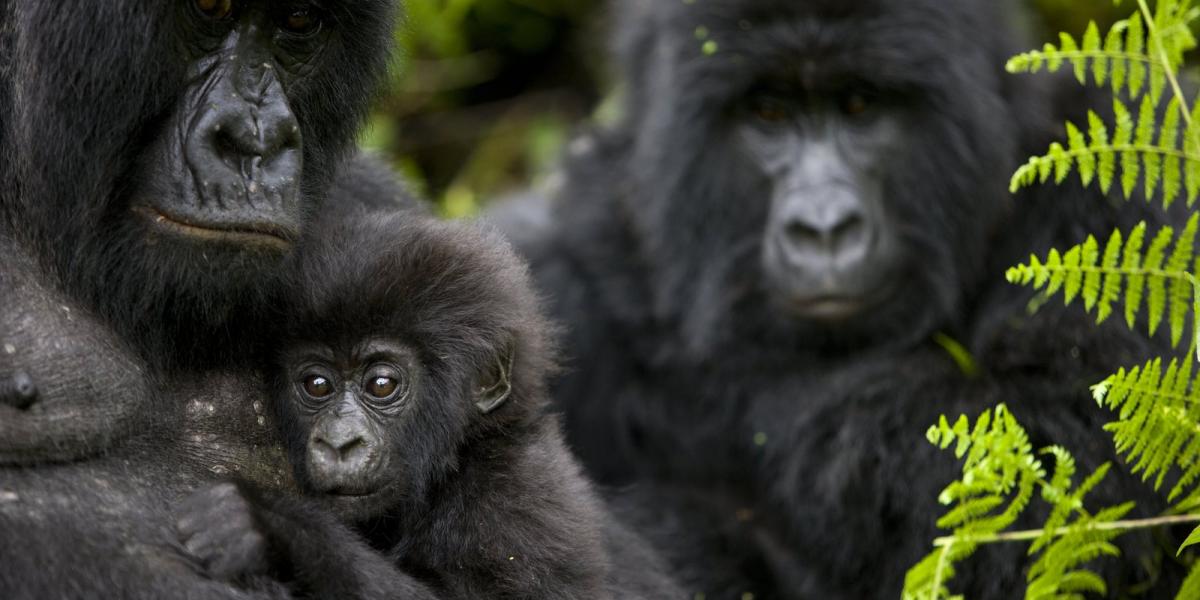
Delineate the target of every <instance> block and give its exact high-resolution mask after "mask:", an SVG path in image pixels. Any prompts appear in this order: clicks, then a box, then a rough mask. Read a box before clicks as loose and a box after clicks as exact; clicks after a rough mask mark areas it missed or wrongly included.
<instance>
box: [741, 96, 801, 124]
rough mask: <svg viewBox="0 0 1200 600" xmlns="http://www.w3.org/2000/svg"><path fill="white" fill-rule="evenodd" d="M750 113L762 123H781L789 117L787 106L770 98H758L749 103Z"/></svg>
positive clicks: (778, 100) (789, 112) (776, 99)
mask: <svg viewBox="0 0 1200 600" xmlns="http://www.w3.org/2000/svg"><path fill="white" fill-rule="evenodd" d="M750 111H751V112H752V113H754V116H755V118H757V119H758V120H760V121H762V122H764V123H782V122H784V121H786V120H787V119H788V118H789V117H791V111H790V110H788V106H787V104H785V103H784V102H783V101H782V100H780V99H778V98H773V97H771V96H758V97H756V98H753V99H752V100H751V101H750Z"/></svg>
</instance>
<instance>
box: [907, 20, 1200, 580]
mask: <svg viewBox="0 0 1200 600" xmlns="http://www.w3.org/2000/svg"><path fill="white" fill-rule="evenodd" d="M1120 4H1121V2H1120V0H1117V2H1115V3H1114V5H1116V6H1119V5H1120ZM1198 17H1200V8H1197V7H1195V6H1194V5H1193V1H1192V0H1159V1H1158V2H1156V3H1154V6H1153V8H1151V5H1150V3H1149V2H1148V0H1136V8H1135V9H1134V11H1133V13H1132V14H1130V15H1129V16H1128V17H1127V18H1125V19H1120V20H1117V21H1115V22H1114V23H1113V24H1112V25H1111V26H1110V27H1108V28H1107V30H1106V31H1104V32H1103V33H1102V30H1101V28H1100V26H1099V25H1097V24H1096V23H1095V22H1091V23H1089V24H1088V25H1087V26H1086V28H1085V31H1084V34H1083V36H1082V37H1081V38H1078V39H1076V38H1075V37H1073V36H1071V35H1069V34H1066V33H1063V34H1061V35H1060V36H1059V43H1058V44H1046V45H1045V46H1044V47H1043V48H1042V49H1040V50H1035V51H1031V52H1027V53H1024V54H1021V55H1018V56H1016V57H1014V58H1013V59H1012V60H1011V61H1010V62H1009V64H1008V69H1009V71H1010V72H1013V73H1026V72H1036V71H1039V70H1043V69H1044V70H1049V71H1058V70H1061V69H1070V70H1071V71H1073V73H1074V75H1075V77H1076V78H1077V79H1078V80H1079V82H1080V83H1081V84H1084V85H1095V86H1099V87H1103V88H1105V89H1108V90H1109V91H1110V92H1111V93H1112V94H1113V95H1114V98H1113V113H1112V116H1111V118H1110V119H1109V120H1106V119H1105V118H1104V117H1102V116H1101V115H1099V114H1097V113H1095V112H1089V113H1088V116H1087V124H1086V126H1079V125H1076V124H1072V123H1068V124H1067V125H1066V140H1065V143H1055V144H1052V145H1051V146H1050V148H1049V149H1048V150H1047V152H1046V153H1045V154H1044V155H1042V156H1035V157H1033V158H1031V159H1030V160H1029V162H1028V163H1026V164H1025V165H1024V166H1022V167H1021V168H1020V169H1019V170H1018V171H1017V172H1016V173H1015V174H1014V175H1013V178H1012V189H1013V191H1017V190H1018V189H1020V188H1022V187H1025V186H1029V185H1034V184H1041V183H1046V182H1049V181H1050V180H1051V179H1053V181H1054V182H1055V183H1062V182H1063V181H1065V180H1066V179H1067V178H1068V177H1069V176H1070V175H1071V174H1072V173H1076V174H1078V176H1079V179H1080V181H1081V182H1082V183H1083V185H1085V186H1088V185H1095V186H1096V187H1098V188H1099V189H1100V190H1101V191H1102V192H1105V193H1107V192H1108V191H1109V190H1110V188H1111V187H1112V186H1113V185H1114V184H1119V186H1120V189H1121V192H1122V193H1123V194H1124V195H1125V197H1126V198H1130V197H1132V196H1133V195H1134V194H1135V193H1136V192H1138V191H1140V192H1141V195H1142V196H1144V198H1145V199H1146V200H1147V201H1155V200H1157V201H1160V202H1162V204H1163V205H1164V206H1170V205H1171V204H1172V203H1173V202H1175V201H1176V200H1180V199H1182V200H1184V201H1185V202H1186V203H1187V205H1188V206H1189V207H1192V206H1193V204H1194V203H1195V201H1196V198H1197V197H1198V196H1200V103H1198V102H1196V101H1195V100H1189V98H1187V97H1186V96H1185V94H1184V92H1183V89H1182V87H1181V86H1180V84H1179V80H1178V74H1179V72H1180V70H1181V69H1182V67H1183V64H1184V60H1185V57H1186V55H1187V54H1188V52H1189V51H1191V50H1193V49H1194V48H1195V47H1196V45H1197V41H1196V38H1195V36H1194V34H1193V24H1194V23H1195V21H1196V20H1197V18H1198ZM1164 100H1165V107H1164ZM1130 106H1137V109H1136V111H1135V110H1131V109H1130V108H1129V107H1130ZM1160 107H1163V108H1162V109H1161V110H1160ZM1139 182H1140V183H1141V186H1140V190H1139V185H1138V184H1139ZM1198 223H1200V214H1195V213H1194V214H1193V215H1192V217H1191V219H1190V220H1189V221H1188V222H1187V225H1186V226H1185V227H1184V228H1183V230H1182V231H1179V232H1176V231H1174V229H1173V228H1171V227H1163V228H1161V229H1159V230H1158V231H1156V232H1153V234H1152V235H1151V234H1150V233H1149V232H1147V227H1146V224H1145V223H1142V224H1140V225H1138V226H1136V227H1134V228H1133V229H1131V230H1129V231H1124V232H1123V231H1113V232H1110V233H1109V234H1108V236H1107V237H1108V241H1107V242H1106V243H1105V244H1104V245H1103V247H1102V246H1101V244H1100V243H1099V241H1098V240H1097V238H1096V237H1094V236H1088V237H1087V239H1086V240H1084V241H1083V243H1081V244H1078V245H1076V246H1073V247H1071V248H1068V249H1065V250H1059V249H1054V250H1051V251H1050V252H1049V253H1048V254H1047V255H1046V256H1045V257H1044V258H1039V257H1037V256H1032V257H1031V258H1030V260H1029V262H1028V263H1026V264H1022V265H1017V266H1015V267H1013V268H1012V269H1010V270H1009V271H1008V274H1007V275H1008V280H1009V281H1010V282H1012V283H1015V284H1019V285H1024V286H1029V287H1031V288H1033V289H1036V290H1040V292H1041V294H1042V295H1043V298H1049V297H1054V296H1060V297H1061V298H1062V299H1063V301H1064V302H1065V303H1066V304H1068V305H1070V304H1073V303H1081V304H1082V305H1083V306H1082V308H1083V309H1084V310H1086V311H1088V312H1090V313H1093V314H1095V316H1096V320H1097V322H1098V323H1100V322H1104V321H1105V320H1107V319H1108V318H1109V317H1110V316H1112V315H1113V314H1114V313H1117V314H1119V313H1123V316H1124V317H1125V322H1126V324H1127V325H1128V326H1129V327H1131V328H1133V327H1138V326H1139V323H1144V326H1145V328H1146V331H1147V332H1148V333H1150V334H1154V333H1155V332H1156V331H1158V330H1159V328H1160V327H1166V328H1167V330H1168V331H1169V334H1170V338H1171V341H1172V344H1173V346H1174V347H1175V348H1176V349H1179V350H1180V351H1181V354H1180V356H1178V357H1159V358H1155V359H1154V360H1151V361H1150V362H1148V363H1146V364H1144V365H1136V366H1132V367H1128V368H1123V369H1121V370H1119V371H1118V372H1117V373H1115V374H1113V375H1111V376H1109V377H1108V378H1107V379H1105V380H1104V381H1102V382H1099V383H1097V384H1096V385H1095V386H1093V388H1092V392H1093V396H1094V398H1095V400H1096V401H1097V402H1098V403H1099V404H1100V406H1101V407H1103V408H1106V409H1108V410H1109V411H1111V413H1112V416H1113V418H1114V421H1113V422H1111V423H1110V424H1108V425H1107V426H1105V429H1106V430H1108V431H1109V432H1110V433H1111V434H1112V435H1113V439H1114V442H1115V444H1116V449H1117V451H1118V454H1119V455H1120V456H1121V457H1122V459H1123V462H1125V463H1126V466H1127V467H1128V468H1129V469H1130V470H1131V471H1132V472H1133V473H1135V474H1140V475H1141V476H1142V478H1143V479H1144V480H1146V481H1147V484H1148V485H1152V486H1153V487H1154V488H1155V489H1163V488H1164V487H1165V486H1166V484H1167V483H1168V482H1173V483H1172V484H1171V486H1170V487H1169V488H1168V489H1166V490H1165V491H1164V493H1165V494H1166V498H1167V500H1168V501H1169V502H1170V503H1171V505H1172V506H1171V509H1170V511H1168V514H1165V515H1162V516H1160V517H1155V518H1149V519H1140V520H1123V519H1124V517H1125V516H1126V514H1128V513H1129V511H1130V510H1131V509H1132V508H1133V505H1132V503H1122V504H1118V505H1115V506H1106V507H1090V506H1088V504H1087V502H1086V496H1087V494H1088V492H1089V491H1091V490H1092V489H1094V488H1095V487H1096V486H1097V485H1099V484H1100V483H1101V482H1102V481H1103V479H1104V477H1105V476H1106V474H1107V473H1108V472H1109V470H1110V469H1111V468H1112V466H1111V465H1109V464H1104V465H1101V466H1100V467H1099V468H1097V469H1096V470H1094V471H1092V472H1091V473H1089V474H1087V475H1086V476H1084V477H1082V479H1081V480H1080V481H1079V483H1078V484H1076V483H1075V481H1076V479H1077V477H1076V476H1077V473H1076V466H1075V461H1074V459H1073V457H1072V456H1071V454H1070V452H1069V451H1068V450H1067V449H1066V448H1061V447H1058V446H1051V447H1049V448H1044V449H1041V450H1037V451H1035V450H1034V449H1033V448H1032V447H1031V445H1030V442H1029V438H1028V436H1027V435H1026V433H1025V431H1024V429H1023V428H1022V427H1021V425H1020V423H1019V422H1018V421H1017V418H1016V417H1015V416H1014V415H1012V414H1011V413H1010V412H1009V411H1008V410H1007V409H1006V408H1005V407H1004V406H1003V405H1002V406H999V407H997V408H995V409H994V410H993V411H990V412H987V413H984V414H983V415H981V416H979V417H978V418H977V419H976V421H975V424H974V426H971V424H970V421H969V420H968V419H967V417H965V416H960V417H959V418H958V419H957V420H956V421H954V423H953V425H952V424H950V422H949V420H947V419H946V418H945V417H943V418H942V420H941V421H940V422H939V423H938V424H937V425H935V426H934V427H932V428H931V429H930V430H929V434H928V437H929V440H930V442H932V443H934V444H935V445H937V446H938V447H940V448H942V449H948V448H950V447H951V446H953V448H954V452H955V455H956V456H957V457H958V458H959V459H961V460H962V461H963V470H962V473H963V475H962V478H960V479H959V480H958V481H955V482H953V483H951V484H950V485H949V486H948V487H947V488H946V489H945V490H944V491H943V492H942V494H941V496H940V497H939V500H940V501H941V502H942V503H943V504H944V505H946V506H947V507H948V508H947V512H946V514H945V515H943V516H942V518H941V519H939V520H938V525H939V527H942V528H945V529H948V530H950V535H948V536H946V537H943V538H939V539H937V540H935V541H934V550H933V552H931V553H930V554H929V555H928V556H927V557H926V558H925V559H924V560H922V561H921V562H920V563H918V564H917V565H915V566H914V567H913V568H912V569H911V570H910V571H909V573H908V577H907V579H906V581H905V589H904V593H903V597H904V598H906V599H913V600H917V599H922V600H937V599H941V598H957V596H954V595H953V594H952V592H951V591H950V582H951V581H952V579H953V577H954V574H955V565H956V564H958V563H961V562H962V561H964V560H967V559H968V558H969V557H970V556H971V554H972V553H974V552H975V550H976V549H978V548H979V547H980V546H981V545H983V544H990V543H999V542H1007V543H1014V542H1027V543H1028V544H1029V554H1030V555H1031V556H1035V557H1036V559H1035V560H1034V562H1033V563H1032V566H1031V567H1030V569H1029V571H1028V575H1027V579H1028V580H1027V587H1026V590H1025V598H1038V599H1043V598H1044V599H1052V598H1053V599H1058V598H1083V597H1084V596H1085V595H1087V594H1100V595H1103V594H1106V593H1107V591H1108V590H1107V586H1106V584H1105V582H1104V580H1103V579H1102V578H1100V577H1099V576H1098V575H1097V574H1096V573H1095V572H1094V571H1092V570H1090V569H1089V568H1088V563H1089V562H1090V561H1092V560H1094V559H1096V558H1099V557H1103V556H1117V555H1119V550H1118V549H1117V546H1115V545H1114V544H1113V540H1114V539H1115V538H1117V537H1118V536H1120V535H1121V534H1123V533H1125V532H1128V531H1131V530H1134V529H1141V528H1145V527H1154V526H1161V525H1164V524H1169V523H1178V522H1197V521H1200V375H1197V374H1196V369H1195V366H1196V362H1197V361H1198V360H1200V354H1196V355H1193V353H1192V350H1196V349H1197V344H1196V340H1197V339H1200V329H1197V325H1196V323H1197V317H1198V316H1200V285H1198V283H1197V275H1196V274H1197V273H1198V272H1200V260H1197V259H1196V257H1195V251H1194V248H1195V241H1196V233H1197V225H1198ZM1119 306H1123V308H1120V307H1119ZM1189 322H1190V324H1191V326H1190V327H1189ZM1189 332H1190V333H1191V335H1190V336H1185V334H1186V333H1189ZM1185 339H1189V340H1190V347H1189V348H1188V349H1186V350H1184V349H1183V346H1182V342H1183V341H1184V340H1185ZM1164 364H1165V365H1166V367H1165V368H1164V366H1163V365H1164ZM1047 461H1049V462H1052V464H1053V468H1052V469H1050V468H1048V467H1047ZM1035 499H1037V500H1040V502H1042V503H1044V504H1045V505H1047V507H1048V516H1047V517H1046V519H1045V522H1044V524H1043V526H1042V528H1040V529H1038V530H1029V531H1008V528H1009V527H1010V526H1012V525H1013V524H1014V523H1015V522H1016V521H1017V519H1018V517H1019V516H1021V515H1022V514H1024V513H1025V511H1026V509H1027V508H1028V507H1029V506H1030V505H1031V504H1033V503H1034V502H1035ZM1196 543H1200V528H1197V529H1196V530H1195V531H1194V532H1193V533H1192V535H1190V536H1189V537H1188V539H1187V540H1186V541H1185V542H1184V544H1183V545H1182V546H1181V547H1180V551H1181V552H1182V550H1183V549H1184V548H1186V547H1188V546H1190V545H1193V544H1196ZM1198 564H1200V563H1198ZM1176 598H1179V599H1195V598H1200V567H1197V566H1193V567H1192V571H1191V572H1190V574H1189V575H1188V577H1187V579H1186V580H1185V581H1184V583H1183V586H1182V588H1181V589H1180V590H1179V592H1178V595H1177V596H1176Z"/></svg>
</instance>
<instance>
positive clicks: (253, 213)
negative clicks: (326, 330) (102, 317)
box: [0, 0, 392, 349]
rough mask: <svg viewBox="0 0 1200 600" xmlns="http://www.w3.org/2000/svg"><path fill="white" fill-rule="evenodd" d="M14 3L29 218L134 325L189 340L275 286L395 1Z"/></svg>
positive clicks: (368, 86) (354, 110) (18, 117)
mask: <svg viewBox="0 0 1200 600" xmlns="http://www.w3.org/2000/svg"><path fill="white" fill-rule="evenodd" d="M7 5H8V8H7V11H8V14H5V15H3V17H4V20H5V21H7V23H6V25H5V27H6V28H7V31H6V33H7V34H8V36H10V37H9V39H7V40H5V43H6V44H9V45H11V48H12V52H11V55H12V56H11V59H10V61H9V64H8V66H7V68H6V69H0V73H2V74H3V75H4V77H5V78H6V81H4V83H5V84H7V85H10V86H11V89H12V92H11V99H10V100H9V101H10V102H11V104H12V105H13V106H12V108H13V110H12V111H6V119H11V122H10V123H8V124H6V125H5V127H6V128H7V129H5V130H4V131H3V132H2V133H0V141H2V142H3V155H2V158H4V159H5V160H6V161H8V162H9V163H10V165H9V166H8V167H7V169H8V171H6V172H5V173H4V174H5V179H6V181H5V182H4V183H5V187H6V188H7V190H6V196H5V201H4V208H5V212H6V213H8V215H9V218H10V219H11V220H12V221H13V222H14V223H16V224H17V227H16V228H17V229H19V230H21V231H22V234H25V235H29V236H30V237H31V238H32V240H33V241H34V243H35V244H36V245H37V247H39V248H41V253H42V254H43V255H46V256H49V257H51V260H52V262H53V263H54V264H56V266H58V267H59V268H60V269H61V270H62V272H63V274H64V275H65V279H66V280H67V282H68V284H69V285H70V287H71V288H72V290H73V291H75V292H76V293H78V294H80V295H82V296H84V297H85V299H87V300H90V301H91V302H92V303H94V304H95V305H97V306H98V307H99V308H100V310H101V312H102V313H105V314H106V315H107V316H108V317H109V319H110V320H111V321H114V322H116V324H117V325H118V327H123V328H124V329H127V330H129V331H130V332H132V333H134V334H135V335H136V334H141V333H160V334H161V333H163V332H164V331H165V330H171V331H172V332H173V333H174V334H175V335H173V336H171V337H174V338H175V339H173V340H171V341H170V342H169V343H172V344H181V343H182V344H185V345H186V343H187V339H183V338H189V337H190V338H195V339H197V341H199V340H201V339H203V338H204V336H188V335H187V334H188V333H189V332H194V331H196V329H195V328H196V327H198V326H199V327H204V326H208V327H210V328H214V327H218V326H219V327H222V328H223V327H227V326H228V325H229V318H230V317H231V315H238V314H244V313H246V312H248V311H247V310H246V309H247V307H254V306H260V305H262V303H263V302H262V297H263V295H264V294H266V293H267V292H268V290H269V289H270V285H268V283H267V281H266V280H267V279H268V276H269V275H270V273H271V272H272V270H273V267H274V266H275V265H277V264H278V261H279V260H280V258H281V257H282V256H283V255H284V253H286V252H287V251H288V249H289V248H290V246H291V244H292V242H293V240H295V239H296V238H297V236H298V235H299V233H300V230H301V228H302V227H303V225H304V221H305V215H306V214H309V213H311V211H312V208H313V206H312V205H313V204H314V200H313V198H316V197H318V196H319V193H320V191H321V190H322V189H323V187H324V186H325V185H326V184H327V182H328V180H329V177H330V172H331V170H332V168H333V167H334V166H335V165H336V163H337V161H338V159H339V158H340V155H341V154H343V153H344V151H345V150H346V149H347V147H348V146H349V142H350V141H351V139H352V135H353V132H354V130H355V129H356V127H357V126H358V124H359V123H360V122H361V119H362V117H363V115H364V112H365V109H366V104H367V99H368V97H369V94H370V91H371V90H372V89H373V88H374V87H375V84H376V82H377V80H378V78H379V76H380V74H381V72H382V70H383V67H384V62H385V60H386V54H387V51H386V48H387V43H388V40H389V39H390V23H391V13H392V9H391V5H392V2H391V1H390V0H345V1H339V2H323V1H316V0H311V1H310V0H287V1H285V0H104V1H101V0H64V1H61V2H37V1H32V0H16V1H15V2H9V3H7ZM0 100H4V94H0ZM14 190H15V191H14ZM29 226H32V227H29ZM160 325H165V326H160ZM148 345H149V344H148V343H146V344H141V345H140V347H141V348H143V349H145V348H146V347H147V346H148Z"/></svg>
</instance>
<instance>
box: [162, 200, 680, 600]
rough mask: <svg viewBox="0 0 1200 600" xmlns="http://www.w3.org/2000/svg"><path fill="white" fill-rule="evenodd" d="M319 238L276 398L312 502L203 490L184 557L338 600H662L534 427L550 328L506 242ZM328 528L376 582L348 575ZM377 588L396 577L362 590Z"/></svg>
mask: <svg viewBox="0 0 1200 600" xmlns="http://www.w3.org/2000/svg"><path fill="white" fill-rule="evenodd" d="M330 226H331V227H334V228H335V229H337V231H329V230H326V231H324V232H322V235H321V236H320V238H321V239H320V241H317V242H314V246H313V247H302V248H301V251H300V259H299V264H298V265H297V269H296V280H295V281H296V285H295V288H294V290H293V293H292V295H291V298H293V305H292V306H290V307H288V311H289V312H288V315H287V319H286V320H287V322H288V323H289V332H288V335H287V336H286V337H285V343H284V344H283V345H282V346H281V347H282V348H284V351H283V353H282V360H281V361H280V365H279V367H280V368H279V369H278V373H279V379H278V381H277V382H276V389H277V390H278V391H279V392H280V395H279V400H278V402H277V404H278V411H279V413H280V423H281V424H282V427H283V428H284V435H285V437H286V443H287V446H288V448H289V452H290V454H291V458H292V462H293V465H294V466H295V470H296V475H297V480H298V481H299V482H300V484H301V485H302V486H303V487H304V488H305V491H306V492H308V493H309V495H310V496H313V497H315V499H316V502H315V503H307V502H304V501H298V500H300V499H297V498H263V497H262V496H261V495H260V494H256V493H255V492H254V491H253V490H249V489H246V488H245V487H244V486H242V487H241V488H240V489H239V488H237V487H233V486H231V485H230V484H224V485H219V486H215V487H213V488H211V489H209V490H206V491H203V492H201V493H199V494H197V495H196V496H194V497H193V498H192V499H191V500H190V501H189V502H188V505H187V506H186V507H185V513H186V516H185V517H184V518H183V519H182V520H181V524H180V527H181V530H182V532H183V537H184V543H185V545H186V546H187V547H188V548H189V549H190V550H191V551H192V553H193V554H195V555H196V556H197V557H198V558H200V559H201V561H202V562H204V563H205V564H206V566H208V568H209V569H210V571H211V572H214V573H215V574H217V575H220V576H225V577H235V578H236V577H238V576H239V575H242V574H244V573H245V572H246V571H254V570H256V569H261V568H267V569H270V570H271V571H273V574H275V575H276V576H277V577H280V578H281V579H283V580H285V581H287V580H288V579H289V578H302V579H303V581H300V582H299V584H300V587H302V588H309V589H311V590H316V591H318V592H320V593H321V594H331V595H336V596H339V597H342V596H350V595H358V596H362V595H370V594H369V593H367V594H364V593H363V591H362V590H363V588H362V583H363V582H364V581H374V582H375V583H374V586H375V587H377V588H378V589H380V590H381V591H382V593H383V595H385V596H389V597H390V596H395V595H396V593H397V589H396V588H395V587H394V586H396V585H400V586H401V588H400V589H403V590H404V591H405V593H406V594H407V595H408V596H406V597H409V596H411V597H418V598H426V597H427V598H489V599H497V598H564V599H565V598H580V599H585V598H586V599H593V598H605V597H614V596H615V597H621V598H628V597H647V598H667V597H679V596H680V595H679V593H678V591H677V589H676V588H674V587H673V584H672V583H670V582H669V581H668V580H667V579H666V578H665V577H664V576H662V575H661V573H665V569H663V568H661V566H660V564H659V561H658V559H657V558H656V557H655V556H653V555H652V554H650V553H649V551H648V550H647V549H646V548H645V546H643V545H642V544H641V542H640V540H638V539H637V537H636V536H634V535H632V534H631V533H630V532H628V531H627V530H625V529H623V528H621V526H620V525H619V524H617V523H616V522H615V521H612V520H611V519H609V518H608V517H607V514H606V513H605V512H604V511H603V510H602V508H601V507H600V505H599V502H598V501H597V499H596V495H595V493H594V492H593V491H592V489H591V487H590V486H589V484H588V483H587V482H585V481H584V479H583V478H582V477H581V476H580V472H579V468H578V466H577V465H576V463H575V462H574V460H573V459H572V458H571V456H570V454H569V453H568V451H567V450H566V448H565V446H564V443H563V440H562V437H561V434H560V432H559V427H558V423H557V422H556V421H555V420H553V419H551V418H547V417H545V416H543V410H544V405H545V402H546V388H545V378H546V375H547V373H548V371H549V370H550V369H551V367H552V361H551V349H550V343H549V339H548V332H549V330H550V328H549V326H548V325H547V323H546V322H544V321H543V320H542V317H541V316H540V314H539V312H538V311H537V305H538V303H537V299H536V298H535V297H534V295H533V293H532V292H531V291H530V285H529V282H528V277H527V274H526V270H525V267H524V266H523V264H522V263H520V262H519V261H518V260H517V259H516V258H515V257H514V256H513V254H512V253H511V251H510V250H509V249H508V248H507V245H506V244H504V243H503V242H501V241H500V240H499V238H498V237H497V236H494V235H489V234H486V233H482V232H480V231H477V230H475V229H472V228H469V227H467V226H464V225H460V224H453V223H442V222H436V221H434V220H431V219H422V218H416V217H413V216H412V215H400V216H389V215H381V214H375V213H360V214H358V215H354V216H351V217H347V218H345V219H344V220H342V221H341V222H338V223H335V224H332V225H330ZM315 246H320V247H315ZM329 512H332V513H333V514H336V515H337V516H338V517H339V518H340V520H341V521H342V522H344V523H346V524H349V525H351V526H352V527H353V528H354V529H355V530H356V531H357V532H358V534H359V535H361V536H363V537H365V538H366V539H367V541H368V542H369V543H370V544H371V545H372V546H373V547H375V548H376V549H379V550H381V551H382V552H383V553H384V554H385V555H386V556H387V558H388V559H389V560H390V563H391V565H392V566H393V567H394V568H395V571H396V572H395V573H383V574H380V573H377V572H375V571H376V570H377V566H374V565H372V563H370V561H367V563H365V564H367V565H371V566H367V567H366V568H364V570H363V571H362V572H356V571H355V569H354V568H353V567H352V566H351V565H350V563H352V562H353V561H354V559H355V557H354V556H346V555H343V554H342V553H341V551H340V550H339V548H340V546H341V544H342V542H341V541H340V540H342V539H344V538H345V537H346V534H347V533H348V532H343V531H339V529H338V528H339V527H340V525H338V524H333V523H330V522H329V521H330V520H329V519H328V516H327V515H328V513H329ZM606 546H607V547H608V548H612V549H614V550H615V552H614V553H613V554H611V555H610V554H609V552H608V551H606ZM351 554H353V552H351ZM323 561H327V562H328V563H330V564H325V563H323ZM614 561H615V562H617V563H618V564H616V565H614V564H613V562H614ZM626 567H628V568H626ZM396 577H400V578H401V579H406V578H408V579H411V581H408V582H407V583H403V582H402V583H400V584H397V583H387V584H384V583H383V582H382V581H379V580H380V579H381V578H383V579H387V578H396ZM338 580H341V582H340V583H339V582H338ZM414 584H416V585H414ZM417 585H419V586H420V587H419V588H418V587H417ZM341 586H345V587H341ZM389 588H392V589H389Z"/></svg>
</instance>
